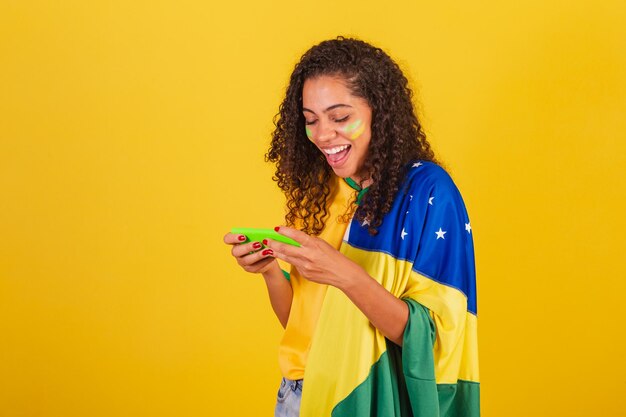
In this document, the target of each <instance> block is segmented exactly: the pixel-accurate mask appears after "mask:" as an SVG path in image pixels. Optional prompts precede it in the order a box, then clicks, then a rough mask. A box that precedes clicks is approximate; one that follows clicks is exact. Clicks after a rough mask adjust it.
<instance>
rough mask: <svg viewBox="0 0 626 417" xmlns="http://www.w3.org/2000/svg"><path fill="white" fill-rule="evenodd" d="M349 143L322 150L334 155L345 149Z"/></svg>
mask: <svg viewBox="0 0 626 417" xmlns="http://www.w3.org/2000/svg"><path fill="white" fill-rule="evenodd" d="M349 146H350V145H343V146H337V147H334V148H331V149H324V152H326V153H327V154H328V155H334V154H336V153H338V152H341V151H345V150H346V149H348V147H349Z"/></svg>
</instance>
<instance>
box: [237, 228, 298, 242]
mask: <svg viewBox="0 0 626 417" xmlns="http://www.w3.org/2000/svg"><path fill="white" fill-rule="evenodd" d="M230 232H231V233H234V234H236V235H244V236H245V237H246V238H247V239H246V240H245V241H244V242H242V243H248V242H261V243H263V239H271V240H275V241H277V242H282V243H287V244H288V245H293V246H298V247H300V246H301V245H300V244H299V243H298V242H296V241H295V240H293V239H291V238H288V237H287V236H284V235H281V234H280V233H278V232H277V231H275V230H274V229H257V228H254V227H233V228H232V229H231V230H230Z"/></svg>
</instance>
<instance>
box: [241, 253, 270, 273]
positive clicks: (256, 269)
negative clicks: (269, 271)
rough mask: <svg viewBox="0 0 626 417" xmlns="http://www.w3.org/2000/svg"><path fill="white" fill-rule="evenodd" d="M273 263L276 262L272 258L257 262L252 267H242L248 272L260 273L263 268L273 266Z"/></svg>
mask: <svg viewBox="0 0 626 417" xmlns="http://www.w3.org/2000/svg"><path fill="white" fill-rule="evenodd" d="M272 262H276V260H275V259H274V258H272V257H271V256H270V257H267V258H263V259H261V260H260V261H258V262H255V263H254V264H252V265H242V268H243V270H244V271H246V272H252V273H258V272H260V271H261V270H263V268H265V267H266V266H267V265H269V264H271V263H272Z"/></svg>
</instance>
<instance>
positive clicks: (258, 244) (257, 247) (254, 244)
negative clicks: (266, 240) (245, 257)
mask: <svg viewBox="0 0 626 417" xmlns="http://www.w3.org/2000/svg"><path fill="white" fill-rule="evenodd" d="M252 247H253V248H254V249H261V244H260V243H259V242H254V243H253V244H252Z"/></svg>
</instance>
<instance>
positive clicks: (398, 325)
mask: <svg viewBox="0 0 626 417" xmlns="http://www.w3.org/2000/svg"><path fill="white" fill-rule="evenodd" d="M346 259H347V258H346ZM337 274H338V275H340V276H341V277H342V279H341V280H340V281H339V282H338V283H337V285H336V287H337V288H339V289H340V290H341V291H343V292H344V294H346V295H347V296H348V298H349V299H350V300H351V301H352V302H353V303H354V305H356V306H357V307H358V308H359V310H361V311H362V312H363V314H365V316H366V317H367V318H368V319H369V321H370V323H372V325H374V327H376V328H377V329H378V330H380V331H381V333H382V334H383V335H385V337H386V338H387V339H389V340H391V341H392V342H394V343H395V344H396V345H398V346H402V339H403V336H404V329H405V328H406V323H407V321H408V319H409V307H408V306H407V305H406V303H405V302H404V301H402V300H400V299H398V298H396V297H395V296H394V295H393V294H391V293H390V292H389V291H387V290H386V289H385V288H384V287H383V286H382V285H380V284H379V283H378V282H377V281H376V280H375V279H374V278H372V277H371V276H369V275H368V274H367V272H365V270H364V269H363V268H361V267H360V266H359V265H357V264H354V267H353V268H349V269H344V270H341V271H340V270H337Z"/></svg>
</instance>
